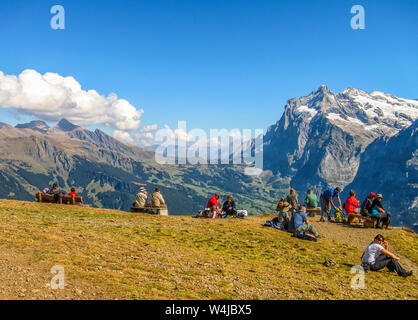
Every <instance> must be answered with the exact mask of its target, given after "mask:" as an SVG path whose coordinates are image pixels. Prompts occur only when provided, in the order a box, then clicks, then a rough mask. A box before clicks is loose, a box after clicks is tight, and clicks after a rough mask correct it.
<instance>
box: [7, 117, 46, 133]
mask: <svg viewBox="0 0 418 320" xmlns="http://www.w3.org/2000/svg"><path fill="white" fill-rule="evenodd" d="M15 128H17V129H32V130H36V131H40V132H42V133H45V132H47V131H48V129H49V126H48V125H47V124H46V122H44V121H41V120H33V121H31V122H28V123H20V124H17V125H16V126H15Z"/></svg>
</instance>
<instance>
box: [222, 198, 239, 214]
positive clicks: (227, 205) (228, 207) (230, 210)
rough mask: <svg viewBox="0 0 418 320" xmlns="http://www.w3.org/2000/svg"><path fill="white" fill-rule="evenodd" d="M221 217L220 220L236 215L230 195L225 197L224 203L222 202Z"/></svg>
mask: <svg viewBox="0 0 418 320" xmlns="http://www.w3.org/2000/svg"><path fill="white" fill-rule="evenodd" d="M222 211H223V213H224V214H223V216H222V218H226V217H227V216H236V215H237V209H236V207H235V201H234V199H232V196H231V195H228V196H227V197H226V201H225V202H224V204H223V206H222Z"/></svg>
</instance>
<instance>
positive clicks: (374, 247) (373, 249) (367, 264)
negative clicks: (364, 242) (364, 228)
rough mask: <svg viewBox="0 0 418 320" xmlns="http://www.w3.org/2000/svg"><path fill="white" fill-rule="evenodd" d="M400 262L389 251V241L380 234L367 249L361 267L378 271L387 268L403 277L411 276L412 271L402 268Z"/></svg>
mask: <svg viewBox="0 0 418 320" xmlns="http://www.w3.org/2000/svg"><path fill="white" fill-rule="evenodd" d="M399 260H400V258H398V257H397V256H396V255H394V254H393V253H391V252H389V251H388V243H387V241H385V239H384V238H383V236H382V235H381V234H378V235H377V236H376V237H375V238H374V241H373V242H372V243H371V244H369V245H368V247H367V248H366V251H365V252H364V254H363V259H362V264H361V265H362V267H363V268H364V269H366V270H372V271H378V270H380V269H383V268H384V267H386V268H388V270H389V271H390V272H393V271H396V273H397V274H398V275H399V276H401V277H409V276H411V275H412V271H406V270H405V269H404V268H402V266H401V265H400V264H399V262H398V261H399Z"/></svg>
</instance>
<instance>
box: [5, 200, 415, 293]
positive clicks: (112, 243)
mask: <svg viewBox="0 0 418 320" xmlns="http://www.w3.org/2000/svg"><path fill="white" fill-rule="evenodd" d="M269 217H270V216H268V215H265V216H254V217H249V218H247V219H244V220H241V219H213V220H210V219H195V218H192V217H186V216H168V217H162V216H151V215H145V214H144V215H133V214H129V213H126V212H121V211H115V210H105V209H91V208H83V207H77V206H62V205H61V206H60V205H54V204H39V203H33V202H19V201H10V200H0V252H1V254H0V283H1V284H2V285H1V289H0V298H2V299H10V298H21V299H42V298H46V299H53V298H60V299H95V298H111V299H417V298H418V286H417V284H418V281H417V278H416V275H414V276H413V277H411V278H408V279H404V278H400V277H397V276H396V275H395V274H393V273H388V272H387V271H382V272H377V273H370V272H368V273H367V274H366V288H365V289H362V290H361V289H357V290H354V289H351V286H350V281H351V278H352V276H353V274H351V273H350V269H351V265H354V264H358V263H359V260H360V257H361V254H362V251H361V250H360V248H359V247H357V246H356V245H355V244H354V243H350V241H338V240H337V239H336V240H333V237H332V236H330V237H328V236H327V235H325V238H324V239H320V240H319V241H318V242H317V243H314V242H310V241H302V240H298V239H295V238H292V237H291V236H290V234H289V233H286V232H282V231H278V230H275V229H272V228H267V227H263V226H262V223H263V222H264V221H265V220H267V219H269ZM334 227H335V228H338V227H339V226H335V225H333V224H327V228H334ZM322 228H324V227H322ZM334 231H335V232H337V231H338V230H337V229H335V230H334ZM334 231H332V230H331V233H330V234H334V233H335V232H334ZM340 231H341V230H340ZM361 231H362V230H356V232H361ZM321 232H322V233H325V229H324V230H323V231H321ZM364 232H369V233H370V232H373V233H375V232H376V231H375V230H371V231H369V230H364ZM385 232H386V235H387V237H388V238H389V239H390V243H391V245H393V246H394V247H393V251H395V252H397V253H398V254H400V255H402V256H408V257H409V263H410V264H413V265H414V268H415V267H416V264H417V263H418V252H417V250H416V248H417V247H418V246H417V244H418V237H417V235H416V234H411V233H406V232H404V231H401V230H390V231H385ZM371 234H372V233H370V236H371ZM326 258H332V259H334V260H335V261H336V262H337V264H338V265H337V266H335V267H329V268H328V267H325V266H324V265H322V262H323V261H324V260H325V259H326ZM54 265H61V266H63V267H64V268H65V276H66V287H65V289H64V290H52V289H51V288H50V287H49V282H50V279H51V278H52V276H53V275H52V274H51V273H50V269H51V267H52V266H54Z"/></svg>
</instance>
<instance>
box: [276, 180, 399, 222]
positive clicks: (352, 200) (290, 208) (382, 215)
mask: <svg viewBox="0 0 418 320" xmlns="http://www.w3.org/2000/svg"><path fill="white" fill-rule="evenodd" d="M340 193H341V189H340V188H339V187H337V188H327V189H326V190H324V191H323V192H322V193H321V195H320V204H321V208H319V207H318V198H317V197H316V195H315V194H314V193H313V191H312V190H311V189H309V190H308V191H307V195H306V197H305V204H304V207H305V209H307V210H308V211H310V212H315V211H317V212H321V219H320V222H325V219H324V216H325V213H326V214H327V216H328V221H332V219H331V208H334V210H335V213H334V219H335V222H344V219H342V211H343V209H342V208H343V207H344V210H345V214H346V216H347V217H348V219H347V220H348V221H347V222H348V223H349V224H350V223H353V222H356V221H358V218H361V217H371V218H373V219H375V220H376V223H375V226H376V227H377V228H383V226H385V227H386V228H387V227H388V226H389V225H390V220H391V218H390V214H389V213H388V212H386V210H385V209H384V208H383V205H382V199H383V196H382V195H381V194H376V193H374V192H370V194H369V195H368V196H367V198H366V199H365V200H364V201H363V203H362V204H361V206H360V201H359V200H358V199H356V193H355V191H354V190H350V195H349V197H348V198H347V199H346V201H345V202H344V206H343V205H342V203H341V199H340ZM335 198H336V200H337V202H334V201H335V200H334V199H335ZM299 209H300V205H299V202H298V196H297V193H296V191H295V189H293V188H291V189H290V192H289V194H288V195H287V197H286V199H285V198H284V197H283V198H281V199H280V201H279V203H278V204H277V207H276V211H280V212H290V213H294V212H296V211H298V210H299Z"/></svg>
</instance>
